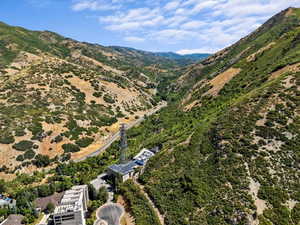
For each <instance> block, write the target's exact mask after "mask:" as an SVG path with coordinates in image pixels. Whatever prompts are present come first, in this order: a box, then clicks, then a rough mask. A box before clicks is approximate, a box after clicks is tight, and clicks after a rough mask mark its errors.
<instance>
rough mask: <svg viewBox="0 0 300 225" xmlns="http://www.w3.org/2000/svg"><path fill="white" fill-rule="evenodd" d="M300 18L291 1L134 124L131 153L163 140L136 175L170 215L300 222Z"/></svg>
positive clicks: (190, 73) (175, 218)
mask: <svg viewBox="0 0 300 225" xmlns="http://www.w3.org/2000/svg"><path fill="white" fill-rule="evenodd" d="M299 24H300V10H299V9H294V8H290V9H287V10H285V11H283V12H281V13H279V14H278V15H276V16H274V17H273V18H271V19H270V20H269V21H267V22H266V23H265V24H264V25H263V26H262V27H260V28H259V29H258V30H257V31H255V32H253V33H252V34H250V35H249V36H247V37H245V38H243V39H242V40H240V41H239V42H237V43H236V44H235V45H233V46H231V47H229V48H227V49H225V50H223V51H221V52H219V53H217V54H216V55H213V56H211V57H209V58H208V59H206V60H204V61H203V62H201V63H199V64H196V65H193V66H191V67H190V68H188V69H187V70H186V72H185V73H184V74H183V75H182V77H181V78H179V79H178V82H177V83H174V84H173V85H172V86H171V87H170V89H169V90H171V92H170V94H169V96H170V98H169V100H173V103H170V105H169V107H168V108H166V109H163V110H162V111H161V112H160V113H159V114H158V115H154V116H152V117H151V118H149V119H148V120H147V121H145V122H144V123H143V125H142V126H140V127H138V128H136V129H133V130H131V131H130V132H129V144H130V146H131V148H130V149H131V152H132V154H134V153H135V152H137V151H138V149H140V148H141V147H149V148H150V147H153V146H162V151H161V153H159V154H158V155H156V156H155V157H154V158H153V159H152V160H151V161H150V163H149V164H148V165H147V169H146V172H145V173H144V175H143V176H142V177H141V178H140V180H141V182H142V183H143V184H144V185H145V186H146V190H147V192H148V193H149V195H150V196H151V197H152V199H153V201H154V202H155V204H156V206H157V207H158V208H159V209H160V211H161V214H163V215H165V222H166V224H172V225H175V224H176V225H179V224H186V225H196V224H199V225H200V224H201V225H205V224H211V225H212V224H213V225H215V224H218V225H219V224H224V225H225V224H241V225H242V224H260V225H266V224H268V225H269V224H270V225H272V224H273V225H292V224H294V225H296V224H299V222H300V217H299V214H300V183H299V182H300V181H299V176H300V148H299V147H300V140H299V137H300V117H299V112H300V107H299V94H300V88H299V87H300V67H299V66H300V44H299V41H300V27H299ZM172 90H173V92H172ZM174 101H175V103H174ZM149 134H151V135H149Z"/></svg>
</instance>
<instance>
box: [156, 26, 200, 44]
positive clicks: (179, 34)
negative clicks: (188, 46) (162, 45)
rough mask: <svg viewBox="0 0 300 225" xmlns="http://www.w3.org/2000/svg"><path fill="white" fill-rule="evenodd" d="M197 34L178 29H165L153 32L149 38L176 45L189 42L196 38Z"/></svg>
mask: <svg viewBox="0 0 300 225" xmlns="http://www.w3.org/2000/svg"><path fill="white" fill-rule="evenodd" d="M197 36H198V33H197V32H193V31H187V30H180V29H165V30H160V31H157V32H154V33H153V34H151V38H152V39H155V40H159V41H168V42H169V43H177V42H178V41H183V40H191V39H194V38H197Z"/></svg>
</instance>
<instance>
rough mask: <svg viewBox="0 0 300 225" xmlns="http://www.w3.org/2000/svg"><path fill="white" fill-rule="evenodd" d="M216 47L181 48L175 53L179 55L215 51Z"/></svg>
mask: <svg viewBox="0 0 300 225" xmlns="http://www.w3.org/2000/svg"><path fill="white" fill-rule="evenodd" d="M216 51H217V49H213V48H196V49H181V50H179V51H177V52H176V53H177V54H180V55H188V54H195V53H215V52H216Z"/></svg>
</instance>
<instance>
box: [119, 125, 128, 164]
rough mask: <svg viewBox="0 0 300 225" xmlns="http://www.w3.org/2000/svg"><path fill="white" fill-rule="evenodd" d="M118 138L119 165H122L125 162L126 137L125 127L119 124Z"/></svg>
mask: <svg viewBox="0 0 300 225" xmlns="http://www.w3.org/2000/svg"><path fill="white" fill-rule="evenodd" d="M120 136H121V140H120V150H121V154H120V163H121V164H124V163H126V162H127V156H126V154H127V137H126V126H125V124H124V123H122V124H121V127H120Z"/></svg>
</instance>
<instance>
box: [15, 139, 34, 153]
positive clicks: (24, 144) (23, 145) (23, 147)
mask: <svg viewBox="0 0 300 225" xmlns="http://www.w3.org/2000/svg"><path fill="white" fill-rule="evenodd" d="M32 147H33V142H32V141H27V140H25V141H20V142H19V143H16V144H14V145H13V148H14V149H16V150H18V151H27V150H30V149H32Z"/></svg>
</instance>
